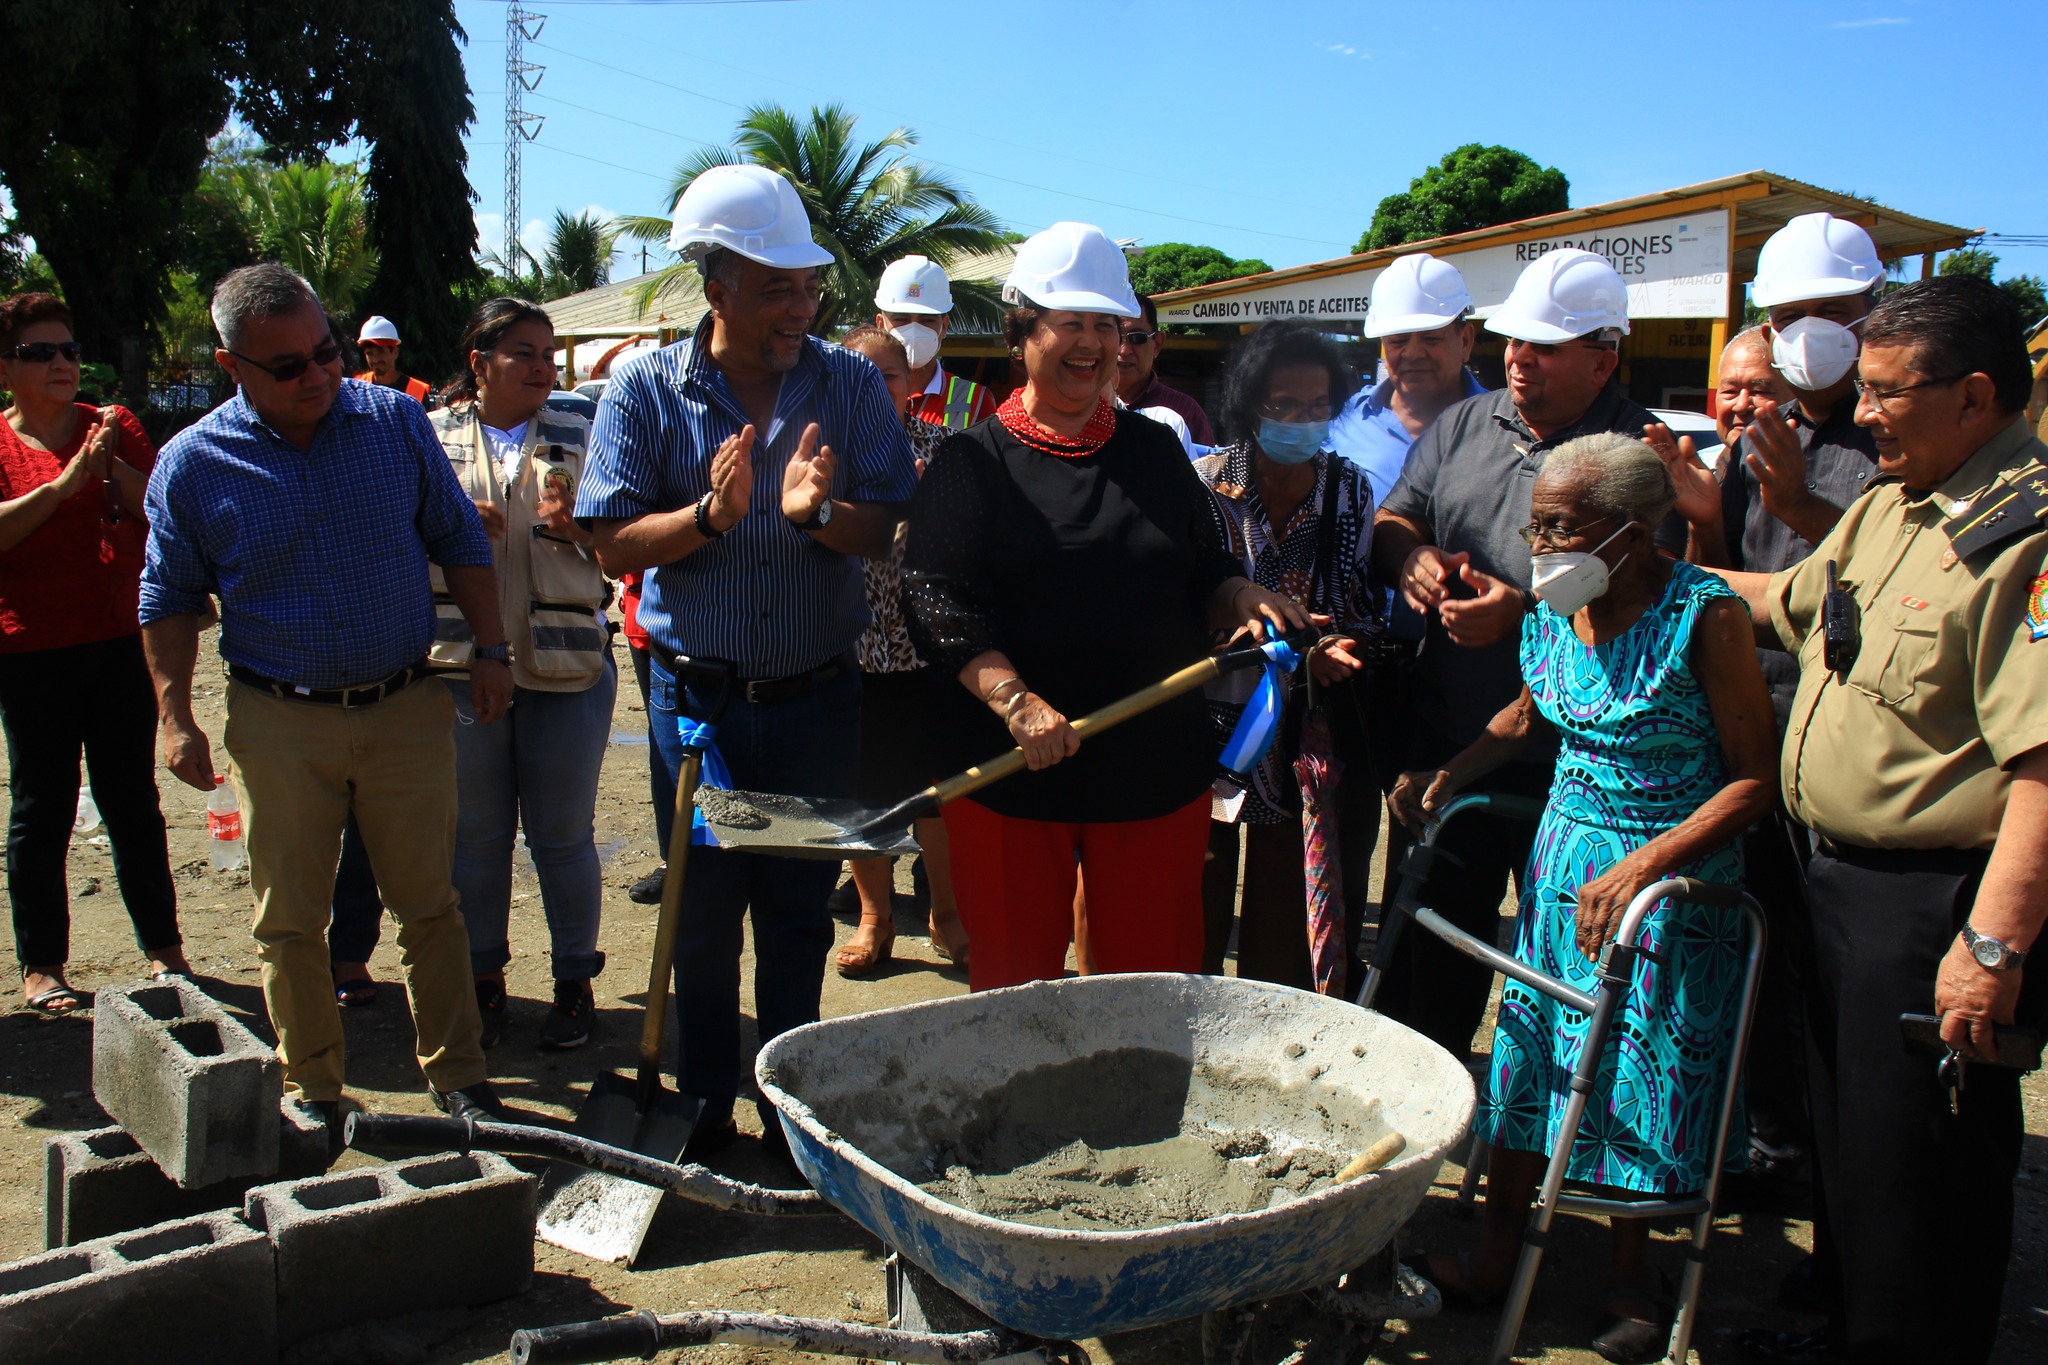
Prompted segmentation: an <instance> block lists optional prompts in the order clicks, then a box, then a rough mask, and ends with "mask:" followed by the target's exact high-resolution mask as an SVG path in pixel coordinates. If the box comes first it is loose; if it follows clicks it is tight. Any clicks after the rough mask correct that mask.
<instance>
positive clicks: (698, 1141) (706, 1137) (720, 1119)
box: [683, 1110, 740, 1161]
mask: <svg viewBox="0 0 2048 1365" xmlns="http://www.w3.org/2000/svg"><path fill="white" fill-rule="evenodd" d="M739 1135H740V1129H739V1125H738V1124H736V1123H734V1122H733V1121H732V1111H731V1110H727V1111H726V1112H725V1113H723V1114H718V1115H711V1116H708V1117H701V1118H699V1119H698V1120H697V1126H696V1127H695V1128H692V1129H691V1130H690V1140H689V1141H688V1142H686V1143H684V1144H683V1160H685V1161H703V1160H705V1159H707V1158H709V1157H714V1156H717V1155H718V1154H719V1153H720V1152H722V1151H724V1150H725V1149H726V1148H728V1147H730V1146H732V1144H733V1143H734V1141H736V1140H737V1139H738V1138H739Z"/></svg>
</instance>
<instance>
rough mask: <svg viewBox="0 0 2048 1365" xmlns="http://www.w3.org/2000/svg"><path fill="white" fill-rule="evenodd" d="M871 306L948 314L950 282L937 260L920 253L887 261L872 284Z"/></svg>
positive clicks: (949, 310) (951, 309) (950, 301)
mask: <svg viewBox="0 0 2048 1365" xmlns="http://www.w3.org/2000/svg"><path fill="white" fill-rule="evenodd" d="M875 307H876V308H877V309H879V310H881V311H882V312H884V313H950V312H952V311H953V282H952V281H951V280H949V279H947V278H946V272H945V270H944V269H943V268H941V267H940V265H939V263H938V262H937V261H934V260H930V259H927V258H926V257H923V256H905V257H904V258H903V259H902V260H900V261H891V262H889V268H888V269H887V270H884V271H883V272H882V278H881V280H880V282H879V283H877V284H876V285H875Z"/></svg>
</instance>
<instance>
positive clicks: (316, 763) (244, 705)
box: [223, 680, 486, 1100]
mask: <svg viewBox="0 0 2048 1365" xmlns="http://www.w3.org/2000/svg"><path fill="white" fill-rule="evenodd" d="M227 700H228V721H227V729H226V731H225V733H224V735H223V741H224V742H225V744H226V745H227V751H228V756H229V757H230V758H231V759H233V760H234V778H235V787H236V790H237V791H238V792H239V793H240V799H241V803H242V834H243V837H244V839H245V840H246V841H247V845H248V853H249V884H250V888H251V890H253V891H254V893H255V896H256V923H255V929H254V932H255V936H256V942H257V951H258V954H259V956H260V957H261V958H262V959H263V997H264V1001H265V1003H266V1004H267V1005H268V1006H269V1009H270V1022H271V1026H272V1027H273V1028H275V1029H276V1030H277V1053H278V1057H279V1059H280V1060H281V1061H282V1062H283V1063H284V1077H285V1088H286V1090H287V1091H288V1092H296V1093H297V1094H298V1096H299V1097H300V1098H301V1099H305V1100H336V1099H340V1098H341V1089H342V1080H343V1074H344V1070H345V1064H346V1056H347V1053H346V1044H345V1042H344V1040H343V1037H342V1031H341V1010H340V1007H339V1006H338V1005H337V1004H336V1003H335V999H334V978H333V975H332V972H331V969H330V966H329V963H328V958H327V924H328V920H329V918H330V915H331V907H332V903H333V899H334V873H335V867H336V865H337V863H338V862H339V861H340V857H341V827H342V824H343V823H344V821H345V820H346V819H347V817H348V813H349V811H350V810H351V809H353V810H354V811H355V816H356V824H357V826H358V827H359V828H360V829H361V830H362V834H363V844H364V847H365V848H367V849H368V851H369V854H370V864H371V866H372V867H373V868H374V869H375V870H376V873H377V886H378V889H379V890H380V891H381V892H382V893H383V897H384V904H385V907H386V908H387V909H389V910H390V911H391V913H392V916H393V917H394V918H396V919H397V921H398V926H399V927H398V951H399V962H400V964H401V965H402V966H403V968H404V971H405V990H406V995H407V996H408V997H409V998H410V1000H411V1002H412V1017H413V1023H414V1026H415V1028H416V1029H417V1031H418V1045H417V1048H416V1051H417V1053H418V1055H419V1061H420V1069H421V1070H422V1071H424V1072H425V1073H426V1075H427V1081H428V1083H429V1084H431V1085H432V1086H433V1087H434V1089H436V1090H439V1091H441V1092H443V1093H444V1094H445V1093H446V1092H448V1091H450V1090H459V1089H461V1088H463V1087H464V1086H469V1085H474V1084H476V1083H477V1082H478V1081H481V1080H483V1079H484V1077H485V1074H486V1073H485V1068H484V1054H483V1048H482V1046H481V1044H480V1041H479V1038H480V1035H481V1031H482V1024H481V1021H480V1020H479V1018H478V1015H477V1009H476V990H475V987H474V986H473V985H472V984H471V981H472V978H471V975H470V970H469V935H468V933H467V931H466V930H465V929H464V928H463V924H462V912H461V910H460V909H459V908H458V904H457V901H458V898H457V896H456V894H455V888H454V885H453V883H452V882H451V881H450V871H451V868H452V867H453V864H454V859H455V734H454V726H455V706H454V703H453V702H452V701H451V700H450V699H449V696H448V689H447V688H445V687H443V686H441V685H440V684H438V683H436V682H434V681H432V680H427V681H423V682H417V683H414V684H413V685H412V686H411V687H408V688H406V689H405V690H404V691H403V692H400V693H398V694H397V695H395V696H392V697H387V698H386V699H385V700H383V701H381V702H378V703H376V704H375V705H372V706H364V707H356V708H350V709H344V708H342V707H339V706H323V705H316V704H313V703H310V702H296V701H284V700H281V699H279V698H277V697H273V696H271V695H270V694H268V693H266V692H263V691H261V690H259V689H257V688H254V687H250V686H248V685H247V684H245V683H239V682H236V683H230V684H229V685H228V698H227Z"/></svg>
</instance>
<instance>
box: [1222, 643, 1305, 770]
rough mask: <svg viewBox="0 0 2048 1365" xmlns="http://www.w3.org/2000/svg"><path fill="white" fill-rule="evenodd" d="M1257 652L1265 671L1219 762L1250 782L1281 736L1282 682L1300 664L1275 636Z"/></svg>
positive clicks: (1284, 696)
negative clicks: (1253, 771) (1260, 763)
mask: <svg viewBox="0 0 2048 1365" xmlns="http://www.w3.org/2000/svg"><path fill="white" fill-rule="evenodd" d="M1259 652H1260V653H1261V654H1264V655H1265V656H1266V664H1265V668H1264V670H1263V672H1262V673H1261V674H1260V676H1259V681H1258V685H1257V686H1256V687H1254V688H1253V689H1252V699H1251V701H1249V702H1248V703H1246V705H1245V708H1244V714H1243V715H1242V716H1240V717H1238V721H1237V729H1236V730H1234V731H1233V732H1232V733H1231V736H1230V742H1229V743H1228V744H1225V745H1224V746H1223V756H1222V759H1221V762H1222V764H1223V767H1224V768H1225V769H1226V770H1227V771H1229V772H1232V773H1235V774H1236V775H1237V776H1238V777H1240V778H1249V777H1250V776H1251V772H1252V769H1254V768H1256V767H1258V766H1259V761H1260V760H1261V759H1263V758H1265V756H1266V753H1267V751H1268V750H1270V749H1271V748H1272V747H1273V739H1274V736H1276V735H1277V734H1278V733H1279V732H1280V713H1281V711H1282V710H1283V709H1285V707H1286V704H1287V686H1286V683H1285V682H1284V681H1283V680H1284V679H1285V678H1286V677H1287V675H1288V674H1290V673H1292V672H1294V670H1295V668H1296V667H1297V666H1299V665H1300V663H1301V655H1300V654H1298V653H1297V652H1296V651H1295V649H1294V646H1292V645H1290V644H1288V643H1287V642H1286V641H1285V640H1283V639H1281V638H1280V637H1279V636H1277V635H1276V636H1274V637H1273V638H1272V639H1270V640H1268V641H1266V642H1265V643H1264V644H1263V645H1261V646H1259Z"/></svg>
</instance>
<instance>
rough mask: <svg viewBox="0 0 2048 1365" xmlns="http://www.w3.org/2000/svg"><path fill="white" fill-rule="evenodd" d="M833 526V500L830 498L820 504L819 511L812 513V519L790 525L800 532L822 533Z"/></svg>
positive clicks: (793, 522)
mask: <svg viewBox="0 0 2048 1365" xmlns="http://www.w3.org/2000/svg"><path fill="white" fill-rule="evenodd" d="M831 524H832V499H830V498H827V499H825V500H824V501H823V502H821V503H819V504H818V510H817V511H815V512H813V513H811V515H810V517H809V518H808V519H807V520H804V521H792V522H791V523H790V525H791V526H794V527H796V529H797V530H799V531H822V530H824V529H825V528H826V527H827V526H830V525H831Z"/></svg>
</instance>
